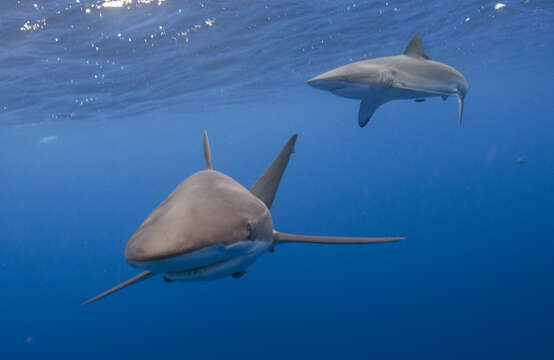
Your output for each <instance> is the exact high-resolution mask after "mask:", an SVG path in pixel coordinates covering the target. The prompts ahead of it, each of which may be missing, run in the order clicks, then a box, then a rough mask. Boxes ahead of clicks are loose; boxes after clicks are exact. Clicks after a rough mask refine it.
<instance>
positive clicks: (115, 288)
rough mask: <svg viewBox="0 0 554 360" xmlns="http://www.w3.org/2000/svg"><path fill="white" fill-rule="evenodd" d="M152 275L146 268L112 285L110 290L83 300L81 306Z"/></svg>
mask: <svg viewBox="0 0 554 360" xmlns="http://www.w3.org/2000/svg"><path fill="white" fill-rule="evenodd" d="M152 276H154V274H153V273H152V271H150V270H146V271H144V272H142V273H140V274H138V275H137V276H135V277H132V278H130V279H129V280H127V281H124V282H122V283H121V284H119V285H117V286H114V287H113V288H111V289H110V290H107V291H104V292H103V293H102V294H100V295H97V296H95V297H93V298H92V299H90V300H87V301H85V302H84V303H83V306H85V305H88V304H90V303H92V302H95V301H97V300H100V299H102V298H103V297H106V296H108V295H111V294H113V293H114V292H116V291H119V290H121V289H123V288H126V287H127V286H129V285H133V284H136V283H138V282H141V281H143V280H146V279H148V278H150V277H152Z"/></svg>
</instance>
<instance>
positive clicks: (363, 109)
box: [358, 98, 385, 128]
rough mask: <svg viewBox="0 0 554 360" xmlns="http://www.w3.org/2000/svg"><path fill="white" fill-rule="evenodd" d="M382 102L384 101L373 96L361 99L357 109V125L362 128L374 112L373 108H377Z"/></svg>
mask: <svg viewBox="0 0 554 360" xmlns="http://www.w3.org/2000/svg"><path fill="white" fill-rule="evenodd" d="M384 103H385V101H381V100H377V99H373V98H366V99H362V102H361V103H360V110H359V111H358V125H360V127H362V128H363V127H364V126H366V125H367V123H368V122H369V120H371V117H372V116H373V114H374V113H375V110H377V108H378V107H379V106H381V105H383V104H384Z"/></svg>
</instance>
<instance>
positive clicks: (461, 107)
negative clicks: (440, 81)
mask: <svg viewBox="0 0 554 360" xmlns="http://www.w3.org/2000/svg"><path fill="white" fill-rule="evenodd" d="M456 98H457V99H458V125H459V126H462V115H463V114H464V97H463V96H462V95H461V94H458V93H457V94H456Z"/></svg>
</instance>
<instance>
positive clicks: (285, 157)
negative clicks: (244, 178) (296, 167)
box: [250, 134, 298, 209]
mask: <svg viewBox="0 0 554 360" xmlns="http://www.w3.org/2000/svg"><path fill="white" fill-rule="evenodd" d="M297 137H298V134H294V135H293V136H292V137H291V138H290V139H289V141H287V143H286V144H285V146H284V147H283V150H281V152H280V153H279V155H278V156H277V157H276V158H275V160H273V162H272V163H271V165H270V166H269V168H268V169H267V170H266V171H265V172H264V173H263V174H262V176H260V178H259V179H258V180H257V181H256V183H255V184H254V185H252V187H251V188H250V192H251V193H252V194H254V195H255V196H256V197H257V198H258V199H260V200H262V201H263V202H264V203H265V205H266V206H267V208H268V209H270V208H271V204H273V199H274V198H275V193H276V192H277V188H278V187H279V183H280V182H281V178H282V177H283V173H284V172H285V169H286V168H287V164H288V163H289V159H290V154H293V153H294V144H295V143H296V138H297Z"/></svg>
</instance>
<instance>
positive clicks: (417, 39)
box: [404, 34, 429, 60]
mask: <svg viewBox="0 0 554 360" xmlns="http://www.w3.org/2000/svg"><path fill="white" fill-rule="evenodd" d="M404 55H407V56H410V57H413V58H418V59H427V60H429V56H427V55H426V54H425V51H423V41H422V40H421V35H419V34H416V35H415V36H414V37H413V38H412V40H411V41H410V43H409V44H408V46H407V47H406V50H404Z"/></svg>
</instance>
